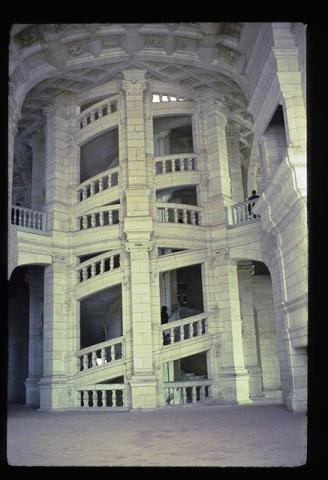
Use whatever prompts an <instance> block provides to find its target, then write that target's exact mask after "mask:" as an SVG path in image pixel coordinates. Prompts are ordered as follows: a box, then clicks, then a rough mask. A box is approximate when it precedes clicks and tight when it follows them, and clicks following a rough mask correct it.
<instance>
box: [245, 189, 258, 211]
mask: <svg viewBox="0 0 328 480" xmlns="http://www.w3.org/2000/svg"><path fill="white" fill-rule="evenodd" d="M256 198H260V196H259V195H257V193H256V190H252V195H251V196H250V197H248V200H255V199H256ZM255 203H256V201H254V202H252V203H249V204H248V215H249V217H250V218H251V217H252V215H253V218H258V217H259V216H260V215H255V213H253V207H254V205H255Z"/></svg>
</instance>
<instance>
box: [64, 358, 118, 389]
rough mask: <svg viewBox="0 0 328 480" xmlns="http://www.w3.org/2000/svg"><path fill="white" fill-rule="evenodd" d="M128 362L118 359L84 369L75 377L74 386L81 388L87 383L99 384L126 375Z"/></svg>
mask: <svg viewBox="0 0 328 480" xmlns="http://www.w3.org/2000/svg"><path fill="white" fill-rule="evenodd" d="M126 364H127V362H126V360H116V361H113V362H110V363H106V364H105V365H100V366H98V367H94V368H89V369H87V370H83V371H82V372H78V373H77V374H76V375H75V376H74V377H73V386H74V388H80V387H83V386H85V385H90V384H97V383H100V382H104V381H106V380H110V379H112V378H116V377H120V376H124V375H125V370H126ZM108 383H110V382H108Z"/></svg>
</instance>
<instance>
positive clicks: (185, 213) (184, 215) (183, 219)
mask: <svg viewBox="0 0 328 480" xmlns="http://www.w3.org/2000/svg"><path fill="white" fill-rule="evenodd" d="M182 221H183V223H188V215H187V210H186V209H185V208H184V209H183V210H182Z"/></svg>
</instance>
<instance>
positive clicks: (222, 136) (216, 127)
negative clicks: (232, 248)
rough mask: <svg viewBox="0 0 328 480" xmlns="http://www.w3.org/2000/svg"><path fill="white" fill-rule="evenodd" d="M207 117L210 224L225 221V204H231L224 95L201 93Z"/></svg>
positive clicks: (226, 111)
mask: <svg viewBox="0 0 328 480" xmlns="http://www.w3.org/2000/svg"><path fill="white" fill-rule="evenodd" d="M201 100H202V102H203V105H204V114H205V116H206V125H207V128H206V133H207V163H208V166H207V170H208V171H209V172H210V175H209V185H208V213H209V218H210V219H211V223H214V224H221V223H224V222H225V210H224V207H225V206H229V205H231V203H232V200H231V179H230V172H229V160H228V153H227V139H226V131H225V128H226V123H227V113H228V108H227V104H226V101H225V99H224V98H221V97H218V96H215V95H214V94H213V93H211V92H210V94H208V92H204V95H203V98H202V99H201Z"/></svg>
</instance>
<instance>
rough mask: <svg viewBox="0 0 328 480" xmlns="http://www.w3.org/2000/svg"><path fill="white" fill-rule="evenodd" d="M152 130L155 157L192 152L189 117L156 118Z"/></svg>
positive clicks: (191, 133)
mask: <svg viewBox="0 0 328 480" xmlns="http://www.w3.org/2000/svg"><path fill="white" fill-rule="evenodd" d="M153 128H154V151H155V156H156V157H160V156H163V155H164V156H165V155H174V154H178V153H193V152H194V144H193V132H192V122H191V116H188V115H171V116H165V117H156V118H154V120H153Z"/></svg>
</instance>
